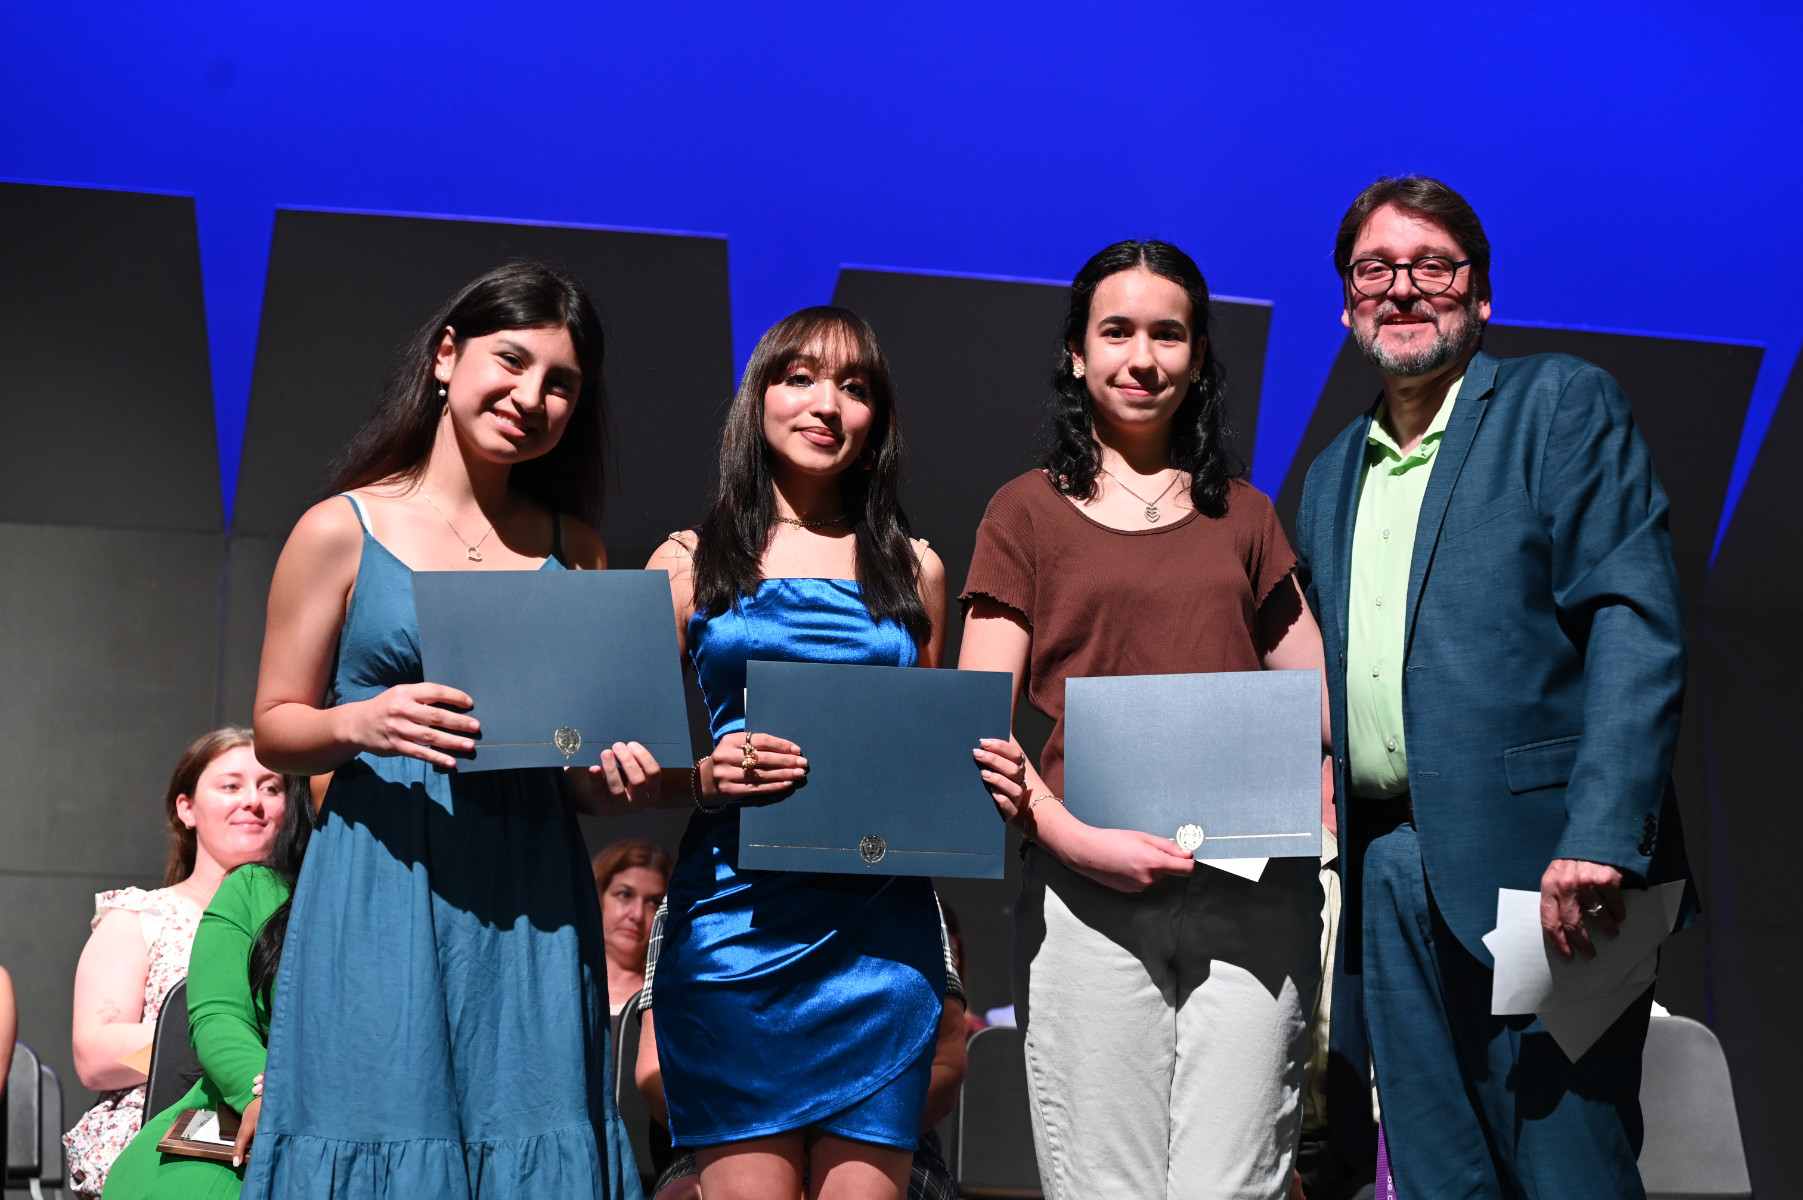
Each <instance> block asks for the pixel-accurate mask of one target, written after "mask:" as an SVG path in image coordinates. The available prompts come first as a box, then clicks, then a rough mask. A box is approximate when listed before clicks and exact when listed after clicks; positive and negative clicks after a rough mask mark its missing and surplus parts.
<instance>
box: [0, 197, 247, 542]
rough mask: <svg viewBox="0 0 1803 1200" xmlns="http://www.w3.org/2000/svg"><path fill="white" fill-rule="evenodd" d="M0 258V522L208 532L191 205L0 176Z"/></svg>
mask: <svg viewBox="0 0 1803 1200" xmlns="http://www.w3.org/2000/svg"><path fill="white" fill-rule="evenodd" d="M0 262H3V263H5V280H6V283H5V286H4V287H0V411H4V412H5V414H6V418H7V424H8V427H9V429H10V430H11V431H12V434H11V438H10V449H11V451H12V452H11V453H10V454H9V455H8V456H7V468H6V471H5V472H4V473H0V521H19V522H32V521H43V522H48V523H52V524H63V525H112V526H119V527H125V528H132V529H218V528H219V527H220V524H221V521H222V514H221V510H220V503H219V451H218V446H217V443H216V441H215V438H214V433H213V388H212V382H211V376H210V375H209V367H208V363H207V327H206V311H205V307H204V305H203V303H202V299H201V282H200V242H199V237H198V234H197V233H196V230H195V225H194V201H193V200H192V199H190V198H188V197H186V196H154V195H147V194H144V193H141V192H114V191H102V190H99V189H94V188H72V187H44V186H39V185H36V184H23V183H0ZM76 435H78V436H76Z"/></svg>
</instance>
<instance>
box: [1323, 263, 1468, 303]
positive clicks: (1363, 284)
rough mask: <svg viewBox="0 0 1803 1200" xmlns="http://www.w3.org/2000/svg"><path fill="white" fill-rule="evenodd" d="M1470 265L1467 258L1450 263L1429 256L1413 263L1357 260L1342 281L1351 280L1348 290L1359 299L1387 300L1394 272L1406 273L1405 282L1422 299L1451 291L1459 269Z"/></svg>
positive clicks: (1392, 284) (1394, 278) (1393, 279)
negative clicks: (1412, 286) (1407, 280)
mask: <svg viewBox="0 0 1803 1200" xmlns="http://www.w3.org/2000/svg"><path fill="white" fill-rule="evenodd" d="M1470 265H1471V260H1470V259H1469V258H1463V259H1460V260H1459V261H1458V262H1454V261H1453V260H1452V259H1450V258H1447V257H1446V256H1445V255H1442V254H1429V255H1427V256H1425V257H1423V258H1418V259H1416V260H1415V261H1414V262H1405V263H1387V262H1385V261H1384V260H1383V259H1381V258H1361V259H1359V260H1357V261H1356V262H1354V263H1353V264H1352V265H1351V266H1350V267H1348V268H1346V277H1347V278H1348V279H1350V280H1352V286H1353V289H1354V290H1355V291H1357V292H1358V294H1359V295H1361V296H1370V297H1372V298H1373V299H1376V298H1377V297H1380V296H1388V295H1389V294H1390V289H1391V288H1393V287H1395V286H1396V272H1398V271H1407V272H1408V273H1409V282H1410V283H1412V284H1414V285H1415V290H1416V291H1418V292H1420V293H1421V294H1422V295H1423V296H1438V295H1439V294H1440V293H1442V292H1444V291H1446V290H1447V289H1448V288H1450V287H1452V281H1453V280H1454V279H1456V278H1458V274H1459V268H1460V267H1468V266H1470Z"/></svg>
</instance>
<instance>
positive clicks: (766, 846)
mask: <svg viewBox="0 0 1803 1200" xmlns="http://www.w3.org/2000/svg"><path fill="white" fill-rule="evenodd" d="M745 844H746V845H748V846H750V847H751V848H752V849H753V850H843V851H846V852H847V853H849V854H856V853H858V848H857V847H856V846H787V845H783V844H781V843H778V842H747V843H745ZM888 853H890V854H958V855H962V856H963V857H965V858H994V857H995V855H993V854H984V853H982V852H981V851H978V850H890V851H888Z"/></svg>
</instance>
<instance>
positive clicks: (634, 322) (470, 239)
mask: <svg viewBox="0 0 1803 1200" xmlns="http://www.w3.org/2000/svg"><path fill="white" fill-rule="evenodd" d="M510 258H536V259H542V260H544V261H547V262H550V263H553V264H555V265H559V266H562V267H564V268H565V269H567V270H569V271H570V272H571V273H572V274H574V275H575V276H576V277H577V278H578V279H580V280H581V281H582V282H583V284H584V285H585V286H586V287H587V288H588V289H589V292H590V294H591V295H592V296H593V297H594V299H595V302H596V305H597V307H598V308H600V310H601V315H602V320H603V323H604V325H605V328H606V332H607V362H606V376H607V385H608V390H609V393H610V399H611V403H612V407H613V418H614V432H615V437H614V440H613V448H614V453H613V455H612V462H611V463H610V466H611V467H612V475H613V481H612V484H611V485H610V488H609V497H608V513H607V517H606V519H605V521H604V522H603V525H602V533H603V535H604V536H605V537H606V539H607V542H608V549H609V553H610V557H611V558H612V559H613V560H614V561H615V562H616V564H618V565H629V566H642V565H644V560H645V558H646V557H648V556H649V554H650V551H651V550H652V548H653V547H654V546H655V545H656V544H657V542H658V541H659V540H661V539H662V536H663V535H664V534H665V533H668V532H669V531H670V530H672V529H675V528H679V527H683V526H688V525H692V524H693V523H694V522H695V521H696V520H697V519H698V518H699V517H700V515H701V510H702V506H703V505H704V503H705V501H706V493H707V488H708V484H709V479H710V471H711V469H712V466H713V462H714V458H715V448H716V441H715V439H716V434H717V429H718V417H719V414H720V412H721V411H722V410H723V406H724V404H725V403H726V401H727V400H728V399H729V398H730V397H731V394H732V387H733V358H732V319H731V308H730V297H729V295H728V291H727V266H726V242H725V240H724V239H721V238H712V237H699V236H689V235H677V234H658V233H627V232H619V231H615V230H606V229H579V228H572V227H567V226H551V225H512V224H502V223H499V222H490V221H461V220H449V219H440V218H433V217H407V216H372V215H364V214H353V213H329V212H309V211H300V210H291V209H281V210H278V211H277V213H276V223H275V235H274V240H273V242H272V243H271V246H270V255H269V280H268V284H267V286H266V288H265V292H264V301H263V320H262V328H261V333H260V335H259V338H258V343H257V364H256V372H255V376H254V379H253V382H252V385H251V398H250V411H249V415H248V417H247V418H246V423H245V438H244V459H243V465H242V473H241V475H240V478H239V484H238V498H237V505H236V508H235V510H234V516H233V529H234V532H242V533H253V534H269V535H274V536H278V537H279V536H286V535H287V532H288V530H289V528H290V527H291V526H292V525H293V524H294V521H295V518H296V517H298V516H299V515H300V514H301V512H302V511H303V510H304V509H305V508H306V507H307V506H308V505H309V504H311V503H313V502H314V501H315V500H318V499H319V498H320V496H321V492H322V489H323V488H324V487H325V484H326V477H327V473H328V465H329V464H330V462H331V461H332V459H333V457H334V456H335V455H336V454H337V453H338V452H339V450H340V449H341V448H342V447H343V446H344V444H345V442H347V441H348V440H349V439H350V437H351V435H352V434H353V433H354V432H355V431H356V429H357V427H358V426H359V425H360V424H361V423H362V422H363V420H364V418H365V417H366V416H367V415H368V414H369V411H370V408H371V405H372V403H373V401H374V399H375V396H376V393H377V390H378V389H379V388H380V386H381V384H382V381H383V379H384V378H385V377H386V375H387V371H388V367H389V365H390V363H391V361H392V360H393V356H394V353H395V351H396V350H397V349H398V348H399V347H400V345H401V344H402V343H403V342H404V341H405V340H406V339H407V337H408V336H409V335H411V334H412V333H413V332H414V331H415V330H416V329H417V328H418V327H419V326H420V324H421V323H423V322H424V321H426V320H427V319H429V318H430V317H431V316H432V314H433V313H434V312H435V311H436V310H437V309H438V307H439V306H440V305H441V304H442V303H443V302H444V301H445V300H446V299H447V298H448V297H449V296H450V295H451V294H452V293H453V292H455V291H456V290H457V289H458V288H459V287H461V286H462V285H463V284H465V283H467V282H468V281H469V280H470V279H472V278H474V277H475V276H476V275H478V274H480V273H481V272H483V271H485V270H487V269H489V268H490V267H493V266H496V265H497V264H499V263H501V262H504V261H506V260H507V259H510ZM259 602H260V601H259Z"/></svg>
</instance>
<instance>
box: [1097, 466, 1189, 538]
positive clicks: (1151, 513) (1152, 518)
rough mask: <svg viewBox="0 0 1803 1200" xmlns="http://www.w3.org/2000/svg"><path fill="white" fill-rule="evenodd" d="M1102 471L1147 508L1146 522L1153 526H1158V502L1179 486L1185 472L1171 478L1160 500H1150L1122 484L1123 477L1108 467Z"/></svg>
mask: <svg viewBox="0 0 1803 1200" xmlns="http://www.w3.org/2000/svg"><path fill="white" fill-rule="evenodd" d="M1100 470H1101V472H1102V474H1104V475H1106V476H1108V478H1110V479H1112V480H1114V481H1115V482H1116V483H1120V484H1121V490H1122V491H1123V492H1126V493H1127V494H1128V495H1129V496H1132V497H1133V498H1134V499H1135V500H1137V501H1139V502H1140V503H1141V504H1143V505H1145V506H1146V520H1147V521H1148V522H1149V523H1151V524H1153V525H1156V524H1158V500H1163V499H1164V498H1165V497H1166V496H1168V495H1169V494H1170V491H1171V489H1172V488H1174V487H1176V486H1177V481H1178V480H1179V479H1182V478H1183V472H1182V471H1178V472H1177V473H1176V474H1175V475H1172V476H1171V481H1170V482H1169V483H1167V484H1165V485H1164V491H1162V492H1160V493H1158V500H1148V499H1146V498H1145V497H1144V496H1142V495H1140V494H1139V493H1138V492H1136V491H1134V490H1133V489H1132V488H1130V487H1128V486H1127V485H1126V484H1124V483H1121V477H1120V476H1119V475H1116V474H1115V473H1114V472H1113V471H1110V470H1109V469H1108V468H1107V467H1102V468H1100Z"/></svg>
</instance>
